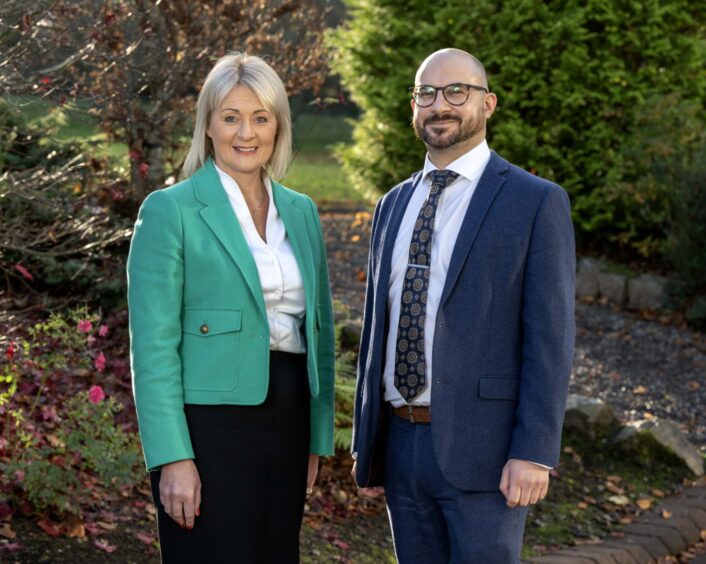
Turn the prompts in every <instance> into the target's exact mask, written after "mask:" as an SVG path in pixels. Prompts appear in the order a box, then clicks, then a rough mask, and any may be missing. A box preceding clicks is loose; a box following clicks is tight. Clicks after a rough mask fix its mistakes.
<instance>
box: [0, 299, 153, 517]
mask: <svg viewBox="0 0 706 564" xmlns="http://www.w3.org/2000/svg"><path fill="white" fill-rule="evenodd" d="M98 321H99V318H98V317H97V316H95V315H93V316H90V315H88V314H87V312H86V311H85V310H74V311H72V312H69V313H68V314H67V315H63V316H62V315H58V314H54V315H52V316H51V317H50V318H49V319H48V320H47V321H46V322H43V323H37V324H36V325H35V326H34V327H32V328H31V329H30V330H29V331H28V333H27V338H26V339H23V340H21V341H13V342H10V343H9V344H8V346H7V348H6V350H5V358H6V360H7V363H6V365H5V367H4V369H3V372H2V373H0V385H2V388H0V444H1V445H2V449H0V451H1V452H2V455H0V489H2V490H4V491H5V492H6V493H9V494H11V495H13V496H14V497H15V499H16V501H22V500H24V499H26V500H27V501H28V502H29V503H30V504H31V507H32V508H33V510H34V511H37V512H42V513H44V514H46V513H47V512H54V513H56V514H63V515H66V514H73V515H76V516H81V513H82V508H83V507H84V506H85V505H86V504H87V503H90V504H94V503H95V501H96V497H95V496H100V495H101V493H109V492H112V491H117V490H119V489H120V488H122V487H124V486H131V485H132V484H134V483H136V482H137V481H138V480H139V479H140V478H141V477H142V472H141V470H142V467H141V464H140V462H141V457H140V451H139V442H138V440H137V436H136V434H135V433H134V432H132V431H130V430H127V429H125V427H124V426H123V425H121V424H117V423H116V416H117V415H118V414H119V413H120V412H121V411H122V409H123V407H122V405H121V404H120V403H119V402H117V401H116V399H115V398H114V397H107V398H106V395H105V392H104V390H103V387H102V386H100V385H96V384H93V385H92V386H90V389H88V388H89V385H90V383H91V382H93V381H95V374H100V373H102V372H104V371H105V370H106V358H105V355H104V354H103V352H102V351H101V350H100V345H101V343H102V342H103V341H102V340H101V339H103V338H104V337H105V335H106V331H107V328H106V327H105V326H98Z"/></svg>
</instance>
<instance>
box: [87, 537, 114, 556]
mask: <svg viewBox="0 0 706 564" xmlns="http://www.w3.org/2000/svg"><path fill="white" fill-rule="evenodd" d="M93 544H94V545H95V546H96V548H98V549H99V550H102V551H103V552H108V553H110V552H115V551H116V550H117V549H118V547H117V546H115V545H114V544H110V543H109V542H108V541H107V540H105V539H96V540H94V541H93Z"/></svg>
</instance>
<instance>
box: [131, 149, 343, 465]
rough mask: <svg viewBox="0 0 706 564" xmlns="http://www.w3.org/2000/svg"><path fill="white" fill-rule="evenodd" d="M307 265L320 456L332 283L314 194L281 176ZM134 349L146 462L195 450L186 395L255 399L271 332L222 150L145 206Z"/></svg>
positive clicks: (329, 372) (329, 418)
mask: <svg viewBox="0 0 706 564" xmlns="http://www.w3.org/2000/svg"><path fill="white" fill-rule="evenodd" d="M272 195H273V199H274V205H275V206H277V211H278V212H279V215H280V217H281V218H282V221H283V222H284V225H285V228H286V230H287V235H288V237H289V240H290V242H291V244H292V249H293V250H294V254H295V257H296V260H297V263H298V265H299V269H300V270H301V274H302V278H303V280H304V289H305V294H306V319H305V323H304V328H305V333H306V343H307V366H308V376H309V389H310V391H311V444H310V452H311V453H312V454H320V455H329V454H332V453H333V401H334V387H333V386H334V381H333V380H334V336H333V314H332V306H331V290H330V286H329V279H328V268H327V265H326V254H325V249H324V243H323V235H322V231H321V224H320V222H319V216H318V213H317V210H316V206H315V204H314V202H313V201H312V200H311V198H309V197H308V196H305V195H302V194H298V193H297V192H294V191H292V190H289V189H288V188H285V187H284V186H282V185H280V184H278V183H276V182H272ZM127 272H128V304H129V309H130V358H131V364H132V378H133V390H134V394H135V405H136V408H137V418H138V423H139V427H140V437H141V439H142V446H143V449H144V453H145V461H146V464H147V468H148V469H150V470H151V469H155V468H158V467H160V466H162V465H163V464H167V463H169V462H174V461H177V460H183V459H187V458H194V452H193V450H192V447H191V441H190V438H189V431H188V428H187V425H186V418H185V416H184V404H185V403H193V404H207V405H213V404H234V405H256V404H260V403H262V402H263V401H264V400H265V396H266V395H267V388H268V381H269V350H270V336H269V325H268V322H267V315H266V312H265V302H264V299H263V295H262V288H261V286H260V279H259V276H258V272H257V267H256V265H255V261H254V259H253V257H252V254H251V253H250V249H249V247H248V245H247V242H246V239H245V236H244V235H243V232H242V230H241V228H240V224H239V223H238V220H237V219H236V217H235V215H234V214H233V209H232V208H231V205H230V202H229V201H228V196H227V195H226V192H225V189H224V188H223V186H222V184H221V182H220V179H219V177H218V173H217V171H216V169H215V167H214V165H213V161H212V160H210V159H209V160H208V161H207V162H206V164H204V166H203V167H202V168H200V169H199V170H198V171H197V172H196V173H194V175H193V176H192V177H191V178H188V179H187V180H184V181H183V182H180V183H179V184H176V185H174V186H172V187H170V188H165V189H163V190H157V191H155V192H153V193H151V194H150V195H149V196H148V197H147V198H146V199H145V201H144V203H143V204H142V207H141V208H140V213H139V216H138V219H137V223H136V224H135V230H134V233H133V237H132V243H131V245H130V255H129V257H128V266H127Z"/></svg>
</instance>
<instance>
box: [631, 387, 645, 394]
mask: <svg viewBox="0 0 706 564" xmlns="http://www.w3.org/2000/svg"><path fill="white" fill-rule="evenodd" d="M632 393H633V394H635V395H636V396H639V395H641V394H646V393H647V388H645V386H637V387H635V388H633V390H632Z"/></svg>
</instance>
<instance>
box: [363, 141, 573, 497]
mask: <svg viewBox="0 0 706 564" xmlns="http://www.w3.org/2000/svg"><path fill="white" fill-rule="evenodd" d="M420 177H421V174H420V173H416V174H415V175H413V176H412V177H411V178H409V179H408V180H406V181H404V182H402V183H401V184H399V185H397V186H396V187H395V188H393V189H392V190H391V191H390V192H389V193H388V194H386V195H385V196H384V197H383V198H382V199H381V200H380V201H379V202H378V204H377V207H376V209H375V214H374V216H373V226H372V237H371V243H370V257H369V265H368V283H367V290H366V303H365V314H364V320H363V333H362V336H361V344H360V357H359V361H358V384H357V390H356V403H355V418H354V432H353V445H352V449H351V450H352V452H353V454H354V456H355V457H356V460H357V464H356V481H357V482H358V485H359V486H361V487H365V486H379V485H382V471H383V470H384V469H383V461H384V451H385V440H386V425H387V420H388V418H389V416H390V414H389V406H388V405H387V404H386V403H385V401H384V399H383V382H382V374H383V368H384V362H385V348H386V340H387V334H388V330H389V324H390V320H389V319H388V315H387V299H388V285H389V280H390V269H391V257H392V249H393V247H394V244H395V239H396V237H397V232H398V230H399V226H400V223H401V221H402V217H403V216H404V212H405V209H406V207H407V204H408V203H409V200H410V197H411V195H412V192H413V190H414V187H415V186H416V184H417V183H418V182H419V180H420ZM575 262H576V258H575V248H574V232H573V226H572V224H571V214H570V208H569V198H568V196H567V194H566V192H564V190H563V189H561V188H560V187H559V186H557V185H556V184H553V183H551V182H549V181H547V180H544V179H542V178H539V177H536V176H533V175H531V174H529V173H528V172H526V171H524V170H522V169H520V168H517V167H516V166H513V165H511V164H509V163H508V162H507V161H506V160H504V159H503V158H501V157H499V156H498V155H497V154H495V153H491V157H490V161H489V162H488V165H487V166H486V169H485V171H484V173H483V175H482V177H481V179H480V181H479V183H478V186H477V188H476V191H475V193H474V195H473V198H472V199H471V202H470V205H469V207H468V211H467V213H466V216H465V218H464V220H463V223H462V225H461V229H460V232H459V235H458V239H457V241H456V245H455V247H454V250H453V253H452V257H451V262H450V264H449V270H448V273H447V276H446V282H445V285H444V289H443V293H442V297H441V301H440V304H439V311H438V313H437V317H436V328H435V336H434V344H433V371H432V375H431V376H432V379H433V380H432V382H433V383H432V395H431V405H432V423H431V426H432V436H433V442H434V450H435V453H436V457H437V459H438V461H439V465H440V467H441V470H442V472H443V474H444V476H445V477H446V479H447V480H448V481H449V482H450V483H451V484H452V485H454V486H455V487H457V488H460V489H464V490H469V491H496V490H497V489H498V486H499V484H500V477H501V473H502V468H503V466H504V464H505V463H506V462H507V460H508V459H509V458H517V459H521V460H530V461H533V462H539V463H541V464H545V465H547V466H556V465H557V464H558V459H559V449H560V440H561V428H562V423H563V418H564V408H565V404H566V396H567V393H568V385H569V377H570V374H571V366H572V359H573V349H574V334H575V323H574V285H575ZM393 322H395V323H396V320H394V321H393Z"/></svg>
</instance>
